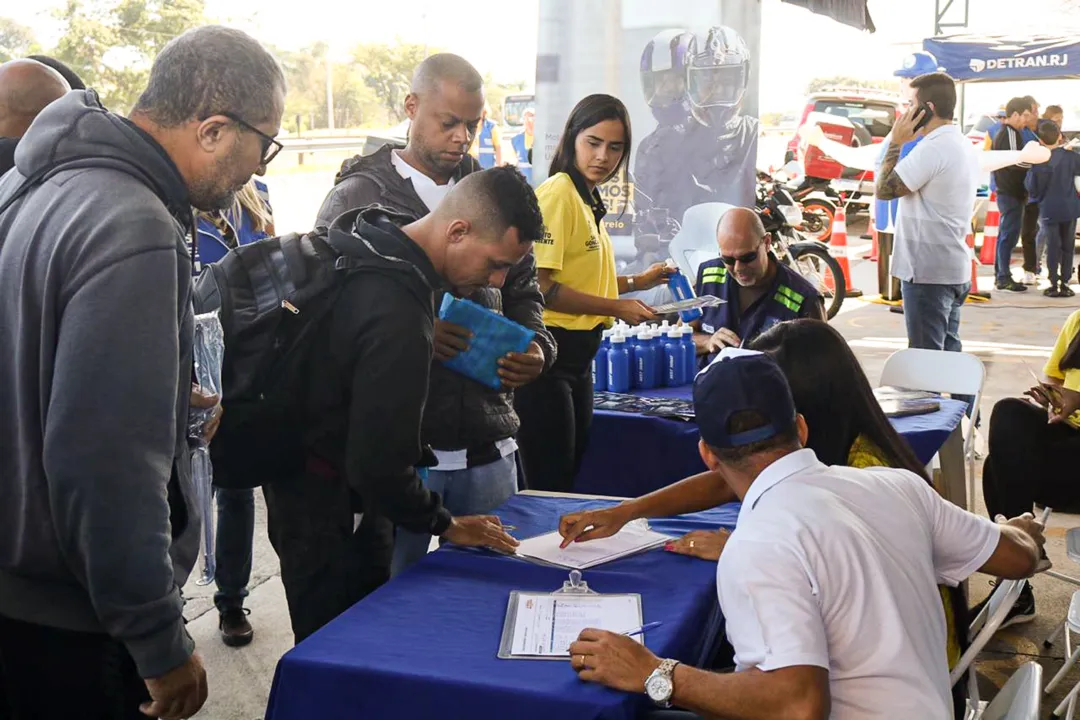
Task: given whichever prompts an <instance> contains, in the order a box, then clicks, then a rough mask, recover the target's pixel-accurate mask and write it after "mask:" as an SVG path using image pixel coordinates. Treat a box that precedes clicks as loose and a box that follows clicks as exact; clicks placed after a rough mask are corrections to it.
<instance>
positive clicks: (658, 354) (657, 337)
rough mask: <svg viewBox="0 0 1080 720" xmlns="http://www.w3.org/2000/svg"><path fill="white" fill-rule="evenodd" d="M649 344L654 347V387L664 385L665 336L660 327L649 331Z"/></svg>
mask: <svg viewBox="0 0 1080 720" xmlns="http://www.w3.org/2000/svg"><path fill="white" fill-rule="evenodd" d="M649 345H650V346H652V349H653V387H664V376H665V375H666V373H665V372H664V336H663V334H662V333H661V332H660V330H659V329H658V328H654V329H653V330H652V332H650V333H649Z"/></svg>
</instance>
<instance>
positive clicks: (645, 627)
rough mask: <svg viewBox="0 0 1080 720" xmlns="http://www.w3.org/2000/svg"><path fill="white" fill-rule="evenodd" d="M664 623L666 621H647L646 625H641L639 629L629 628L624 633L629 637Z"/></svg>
mask: <svg viewBox="0 0 1080 720" xmlns="http://www.w3.org/2000/svg"><path fill="white" fill-rule="evenodd" d="M663 624H664V623H662V622H651V623H646V624H645V625H642V626H641V627H639V628H638V629H637V630H629V631H627V632H624V633H623V635H626V636H627V637H633V636H634V635H641V634H642V633H644V632H645V631H646V630H652V629H653V628H658V627H660V626H661V625H663Z"/></svg>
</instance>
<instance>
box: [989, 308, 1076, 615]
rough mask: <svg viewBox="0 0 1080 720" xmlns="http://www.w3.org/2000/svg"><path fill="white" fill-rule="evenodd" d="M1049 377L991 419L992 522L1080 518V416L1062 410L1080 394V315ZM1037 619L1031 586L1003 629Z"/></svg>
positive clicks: (1003, 404) (1049, 366)
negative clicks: (1031, 516) (1039, 509)
mask: <svg viewBox="0 0 1080 720" xmlns="http://www.w3.org/2000/svg"><path fill="white" fill-rule="evenodd" d="M1043 373H1044V374H1045V375H1046V382H1045V383H1042V384H1041V385H1036V386H1035V387H1033V388H1031V389H1030V390H1028V391H1027V393H1026V394H1027V395H1028V396H1029V397H1030V398H1031V400H1033V401H1034V402H1029V401H1028V400H1024V399H1021V398H1005V399H1003V400H999V401H998V402H997V404H996V405H994V411H993V412H992V413H991V415H990V433H989V435H988V436H987V447H988V449H989V452H988V453H987V455H986V461H985V462H984V463H983V497H984V499H985V500H986V511H987V512H988V513H989V514H990V517H991V518H994V517H996V516H997V515H999V514H1004V515H1005V516H1006V517H1015V516H1017V515H1021V514H1023V513H1026V512H1032V509H1033V506H1034V504H1035V503H1039V504H1040V505H1045V506H1048V507H1052V508H1056V509H1058V510H1062V511H1064V512H1080V483H1077V479H1078V478H1080V412H1077V413H1072V414H1071V416H1070V413H1069V412H1068V411H1062V409H1061V408H1062V406H1063V405H1066V406H1068V405H1069V402H1068V399H1069V398H1068V397H1067V396H1068V395H1070V394H1071V393H1070V391H1072V392H1075V391H1080V310H1077V311H1076V312H1074V313H1073V314H1072V315H1070V316H1069V318H1068V320H1066V321H1065V325H1064V327H1062V328H1061V333H1060V334H1059V335H1058V339H1057V342H1056V343H1055V344H1054V350H1053V352H1052V353H1050V359H1049V360H1047V362H1046V367H1044V368H1043ZM1055 416H1057V417H1055ZM1034 618H1035V597H1034V595H1032V593H1031V585H1030V584H1029V585H1027V586H1026V587H1025V588H1024V591H1023V592H1022V593H1021V594H1020V597H1019V598H1017V600H1016V605H1014V606H1013V609H1012V611H1011V612H1010V613H1009V615H1008V616H1007V617H1006V620H1005V623H1004V625H1002V627H1004V626H1005V625H1011V624H1015V623H1020V622H1028V621H1030V620H1033V619H1034Z"/></svg>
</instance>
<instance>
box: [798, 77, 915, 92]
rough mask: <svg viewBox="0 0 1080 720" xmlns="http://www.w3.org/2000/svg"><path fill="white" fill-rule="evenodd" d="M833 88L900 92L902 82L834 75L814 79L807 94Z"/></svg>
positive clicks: (807, 89)
mask: <svg viewBox="0 0 1080 720" xmlns="http://www.w3.org/2000/svg"><path fill="white" fill-rule="evenodd" d="M833 87H845V88H864V89H868V90H881V91H884V92H899V91H900V81H899V80H897V79H896V78H890V79H888V80H881V79H875V80H866V79H864V78H854V77H849V76H847V75H834V76H832V77H820V78H814V79H813V80H811V81H810V83H809V84H808V85H807V86H806V92H808V93H815V92H821V91H822V90H827V89H829V88H833Z"/></svg>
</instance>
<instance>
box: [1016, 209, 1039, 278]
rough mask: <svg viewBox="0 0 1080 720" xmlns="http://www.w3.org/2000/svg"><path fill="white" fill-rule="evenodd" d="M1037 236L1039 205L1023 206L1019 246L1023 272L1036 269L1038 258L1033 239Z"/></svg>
mask: <svg viewBox="0 0 1080 720" xmlns="http://www.w3.org/2000/svg"><path fill="white" fill-rule="evenodd" d="M1038 236H1039V203H1028V204H1027V205H1025V206H1024V222H1023V224H1022V225H1021V226H1020V245H1021V246H1022V247H1023V250H1024V272H1031V273H1033V272H1035V271H1036V270H1037V269H1038V264H1039V256H1038V252H1037V249H1036V248H1037V246H1036V241H1035V239H1036V238H1037V237H1038Z"/></svg>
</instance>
